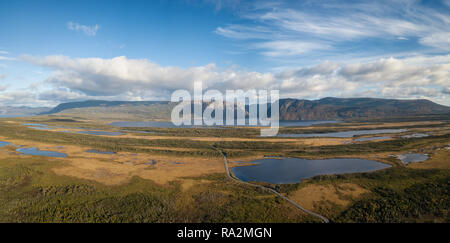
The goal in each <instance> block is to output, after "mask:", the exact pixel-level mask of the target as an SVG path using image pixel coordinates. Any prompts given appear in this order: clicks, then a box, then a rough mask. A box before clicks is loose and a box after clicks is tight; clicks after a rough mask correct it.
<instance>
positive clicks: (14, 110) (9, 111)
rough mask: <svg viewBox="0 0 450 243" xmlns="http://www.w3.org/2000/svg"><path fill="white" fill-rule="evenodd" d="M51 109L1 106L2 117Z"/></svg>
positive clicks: (26, 114)
mask: <svg viewBox="0 0 450 243" xmlns="http://www.w3.org/2000/svg"><path fill="white" fill-rule="evenodd" d="M50 109H51V108H49V107H26V106H18V107H16V106H0V117H17V116H33V115H38V114H40V113H42V112H47V111H49V110H50Z"/></svg>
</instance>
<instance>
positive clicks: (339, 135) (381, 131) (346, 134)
mask: <svg viewBox="0 0 450 243" xmlns="http://www.w3.org/2000/svg"><path fill="white" fill-rule="evenodd" d="M406 131H408V129H375V130H355V131H344V132H329V133H309V134H279V135H278V136H279V137H292V138H312V137H331V138H351V137H353V136H356V135H372V134H384V133H401V132H406Z"/></svg>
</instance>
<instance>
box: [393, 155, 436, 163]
mask: <svg viewBox="0 0 450 243" xmlns="http://www.w3.org/2000/svg"><path fill="white" fill-rule="evenodd" d="M397 158H398V159H399V160H401V161H402V163H403V164H405V165H407V164H409V163H417V162H422V161H425V160H427V159H428V155H426V154H413V153H408V154H400V155H397Z"/></svg>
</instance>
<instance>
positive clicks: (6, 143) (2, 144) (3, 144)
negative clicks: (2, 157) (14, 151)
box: [0, 141, 11, 148]
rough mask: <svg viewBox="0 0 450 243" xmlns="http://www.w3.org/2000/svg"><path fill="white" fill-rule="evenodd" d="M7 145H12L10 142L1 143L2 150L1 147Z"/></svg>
mask: <svg viewBox="0 0 450 243" xmlns="http://www.w3.org/2000/svg"><path fill="white" fill-rule="evenodd" d="M7 145H11V143H10V142H4V141H0V148H1V147H5V146H7Z"/></svg>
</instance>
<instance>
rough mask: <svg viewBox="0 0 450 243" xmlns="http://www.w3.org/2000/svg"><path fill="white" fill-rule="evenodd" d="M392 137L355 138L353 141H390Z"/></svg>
mask: <svg viewBox="0 0 450 243" xmlns="http://www.w3.org/2000/svg"><path fill="white" fill-rule="evenodd" d="M390 138H391V137H369V138H355V139H354V140H353V141H355V142H365V141H376V140H382V139H390Z"/></svg>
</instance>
